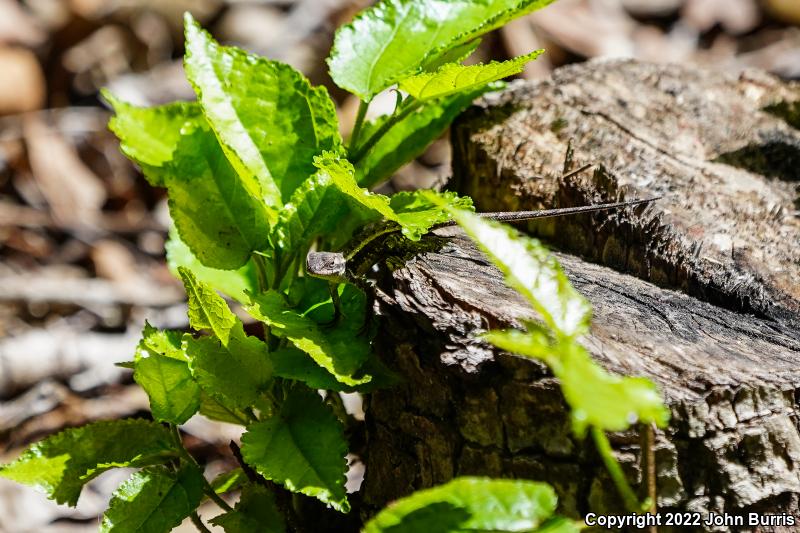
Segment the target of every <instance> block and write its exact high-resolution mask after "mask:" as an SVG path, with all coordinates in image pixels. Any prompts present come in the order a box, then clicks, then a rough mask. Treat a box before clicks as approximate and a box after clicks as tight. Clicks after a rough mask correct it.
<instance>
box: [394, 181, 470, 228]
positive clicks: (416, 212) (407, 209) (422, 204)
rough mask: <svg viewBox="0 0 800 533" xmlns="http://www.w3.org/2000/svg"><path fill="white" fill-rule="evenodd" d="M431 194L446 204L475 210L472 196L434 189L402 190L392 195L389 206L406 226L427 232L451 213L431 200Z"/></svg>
mask: <svg viewBox="0 0 800 533" xmlns="http://www.w3.org/2000/svg"><path fill="white" fill-rule="evenodd" d="M431 195H435V196H437V197H438V199H439V201H440V202H442V203H444V204H445V205H449V206H452V207H455V208H457V209H466V210H470V211H472V210H473V207H472V198H470V197H469V196H458V194H456V193H454V192H450V191H447V192H440V193H437V192H433V191H420V190H417V191H401V192H398V193H395V194H393V195H392V197H391V200H390V201H389V206H390V207H391V208H392V210H393V211H394V212H395V213H396V214H397V220H399V221H400V224H401V225H403V226H404V227H408V228H415V231H417V232H418V233H419V234H420V235H421V234H424V233H426V232H427V231H428V230H429V229H430V228H432V227H433V226H435V225H436V224H440V223H442V222H447V221H448V220H450V213H448V212H447V211H446V210H444V209H443V208H442V205H441V204H440V203H434V202H432V201H431V200H430V198H431Z"/></svg>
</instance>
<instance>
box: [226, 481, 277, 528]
mask: <svg viewBox="0 0 800 533" xmlns="http://www.w3.org/2000/svg"><path fill="white" fill-rule="evenodd" d="M211 523H212V524H214V525H215V526H220V527H221V528H222V529H224V530H225V533H256V532H258V533H283V532H284V531H286V524H285V523H284V518H283V516H282V515H281V514H280V512H279V511H278V507H277V506H276V505H275V498H274V497H273V496H272V493H271V492H269V491H268V490H267V489H266V488H264V487H262V486H261V485H255V484H252V483H249V484H247V485H245V486H244V489H242V497H241V498H240V499H239V502H238V503H237V504H236V507H235V508H234V510H233V511H228V512H227V513H225V514H223V515H220V516H217V517H216V518H213V519H212V520H211Z"/></svg>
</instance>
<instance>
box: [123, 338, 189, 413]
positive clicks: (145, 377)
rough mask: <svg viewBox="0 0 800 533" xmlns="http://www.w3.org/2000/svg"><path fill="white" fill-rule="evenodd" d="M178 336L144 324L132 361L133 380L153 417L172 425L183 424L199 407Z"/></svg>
mask: <svg viewBox="0 0 800 533" xmlns="http://www.w3.org/2000/svg"><path fill="white" fill-rule="evenodd" d="M182 336H183V335H182V333H181V332H179V331H159V330H157V329H156V328H154V327H152V326H151V325H150V324H147V323H145V326H144V331H143V332H142V340H140V341H139V345H138V346H137V349H136V358H135V361H134V372H133V379H134V380H136V383H138V384H139V385H140V386H141V387H142V388H143V389H144V391H145V392H146V393H147V396H148V397H149V398H150V410H151V411H152V412H153V418H155V419H156V420H158V421H161V422H170V423H172V424H183V423H184V422H186V421H187V420H188V419H189V418H191V417H192V415H194V414H195V413H196V412H197V410H198V409H199V408H200V386H199V385H198V384H197V383H196V382H195V381H194V378H193V377H192V373H191V372H190V370H189V364H188V357H187V355H186V352H185V346H184V345H183V340H182Z"/></svg>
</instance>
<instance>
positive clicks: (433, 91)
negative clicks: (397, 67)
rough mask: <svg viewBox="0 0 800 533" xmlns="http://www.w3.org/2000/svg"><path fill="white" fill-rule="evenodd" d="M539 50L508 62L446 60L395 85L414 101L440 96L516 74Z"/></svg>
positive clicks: (535, 56) (539, 52)
mask: <svg viewBox="0 0 800 533" xmlns="http://www.w3.org/2000/svg"><path fill="white" fill-rule="evenodd" d="M542 52H544V50H536V51H535V52H531V53H530V54H528V55H524V56H519V57H515V58H513V59H509V60H508V61H492V62H491V63H486V64H482V65H469V66H467V65H459V64H457V63H448V64H446V65H443V66H442V67H441V68H440V69H438V70H436V71H434V72H422V73H420V74H417V75H415V76H411V77H410V78H406V79H404V80H402V81H401V82H400V84H399V87H400V89H401V90H403V91H405V92H407V93H409V94H410V95H411V96H413V97H414V98H416V99H418V100H422V101H425V100H433V99H435V98H442V97H444V96H450V95H452V94H455V93H458V92H461V91H468V90H472V89H475V88H478V87H483V86H485V85H486V84H488V83H491V82H493V81H498V80H502V79H503V78H507V77H509V76H513V75H515V74H519V73H520V72H522V69H523V68H525V64H526V63H528V62H529V61H533V60H534V59H536V58H537V57H538V56H539V55H540V54H541V53H542Z"/></svg>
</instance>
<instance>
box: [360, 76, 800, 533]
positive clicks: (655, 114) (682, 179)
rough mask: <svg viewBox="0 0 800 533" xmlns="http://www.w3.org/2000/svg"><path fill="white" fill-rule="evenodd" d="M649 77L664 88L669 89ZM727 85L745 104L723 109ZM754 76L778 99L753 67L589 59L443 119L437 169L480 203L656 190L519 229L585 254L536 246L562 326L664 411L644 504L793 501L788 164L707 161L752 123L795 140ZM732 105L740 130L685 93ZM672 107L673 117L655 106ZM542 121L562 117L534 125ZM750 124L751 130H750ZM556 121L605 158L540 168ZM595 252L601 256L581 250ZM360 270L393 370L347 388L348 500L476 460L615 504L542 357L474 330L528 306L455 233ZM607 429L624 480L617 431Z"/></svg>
mask: <svg viewBox="0 0 800 533" xmlns="http://www.w3.org/2000/svg"><path fill="white" fill-rule="evenodd" d="M603 80H605V81H603ZM712 82H713V83H712ZM637 84H638V85H637ZM659 91H661V92H663V93H664V94H667V95H669V94H673V93H674V94H673V97H672V101H671V103H669V104H668V103H667V102H665V99H666V98H667V96H663V95H662V96H663V97H662V98H659V97H658V94H659ZM726 91H727V92H726ZM759 91H760V92H759ZM650 93H654V94H650ZM734 93H735V94H738V95H739V96H738V98H740V99H741V100H743V101H746V102H750V103H749V104H748V105H745V104H743V103H739V104H736V100H735V94H734ZM755 93H758V94H756V95H755V96H754V94H755ZM768 93H769V95H772V96H775V95H779V96H780V97H781V98H784V99H788V98H790V97H791V95H792V91H791V88H790V87H788V86H786V85H782V84H780V83H779V82H777V81H776V80H773V79H771V78H768V79H764V80H762V79H760V78H759V79H756V78H755V77H754V75H750V76H749V77H746V78H741V79H735V78H734V79H727V78H723V77H720V76H717V75H711V74H704V73H697V72H694V71H689V70H684V69H681V68H679V67H654V66H649V65H638V64H634V63H627V62H622V63H619V62H617V63H605V64H603V63H594V64H588V65H585V66H579V67H571V68H568V69H564V70H562V71H559V72H557V73H556V74H555V79H554V81H548V82H544V83H541V84H538V85H518V86H516V87H514V88H513V89H512V90H511V91H509V92H507V93H504V94H503V95H501V96H499V97H495V98H494V99H493V100H492V101H491V102H490V103H485V104H484V107H483V109H481V110H477V111H473V112H472V113H471V116H470V117H469V118H468V119H467V120H466V121H465V122H462V123H461V125H460V126H459V127H458V128H456V130H455V133H454V140H455V144H456V146H455V148H456V150H455V154H456V160H459V158H460V160H461V163H460V164H459V165H457V166H456V172H457V173H458V177H459V180H458V184H459V186H460V187H461V189H462V190H465V191H467V192H469V193H470V194H471V195H472V196H473V197H474V198H475V199H476V201H477V203H478V205H479V206H480V208H481V209H482V210H509V209H521V208H528V207H533V208H535V207H537V206H553V205H565V204H566V205H574V204H580V203H585V202H586V201H587V200H589V201H596V200H599V199H610V198H615V197H617V196H624V197H625V198H632V197H637V196H648V195H652V194H654V193H665V192H668V191H674V193H672V194H670V196H669V197H668V198H666V199H665V200H664V201H661V202H659V203H658V204H657V205H656V206H653V207H648V208H647V209H644V210H642V209H639V210H636V211H633V212H624V213H616V214H605V215H596V216H586V217H580V218H577V217H576V218H575V219H571V220H569V221H567V220H566V219H563V220H558V221H557V224H558V225H555V223H554V222H550V223H547V224H539V225H537V226H534V227H532V229H534V230H536V231H538V232H539V233H540V234H543V235H545V236H547V237H548V238H549V239H550V240H552V241H553V242H555V243H556V244H557V245H558V246H559V247H562V248H564V249H571V250H577V251H579V252H581V253H583V254H585V255H586V256H587V257H588V259H589V260H588V261H587V260H581V259H578V258H576V257H574V256H571V255H566V254H561V253H560V254H558V258H559V261H560V262H561V263H562V265H563V266H564V268H565V270H566V272H567V274H568V276H569V277H570V279H571V280H572V282H573V284H575V286H576V287H577V288H578V290H579V291H580V292H581V293H583V294H584V295H585V296H586V297H587V298H588V299H589V300H590V301H591V303H592V304H593V306H594V309H595V311H594V321H593V325H592V330H591V334H590V335H588V336H587V337H586V338H585V339H584V340H583V342H584V343H585V345H586V347H587V348H588V349H589V350H590V351H591V353H592V354H593V356H594V357H596V358H597V359H598V360H599V361H600V362H601V363H602V364H603V365H604V366H605V367H606V368H608V369H609V370H612V371H615V372H618V373H622V374H626V375H640V376H647V377H649V378H651V379H653V380H654V381H656V382H657V383H658V384H659V385H660V386H661V387H662V390H663V391H664V394H665V396H666V398H667V401H668V403H669V405H670V407H671V410H672V416H673V418H672V422H671V424H670V427H669V428H668V429H667V430H666V431H663V432H662V431H660V432H658V434H657V439H656V442H657V447H656V466H657V471H658V489H659V505H660V507H661V508H662V509H672V510H678V509H681V510H694V511H702V512H709V511H714V512H728V513H743V512H749V511H763V512H770V513H780V512H790V513H794V515H795V516H798V515H799V513H798V508H799V507H800V506H799V505H798V503H799V502H800V433H799V432H798V423H797V420H798V418H799V417H800V407H799V406H798V400H797V398H798V391H799V390H800V330H798V328H797V327H796V325H797V324H800V319H798V317H800V312H798V310H800V306H798V302H800V288H798V286H797V285H798V283H797V280H798V279H800V256H798V250H797V249H796V248H797V246H796V244H797V243H798V240H800V225H799V224H798V221H797V220H796V218H794V214H793V211H794V207H793V206H792V202H793V201H794V199H795V198H796V196H797V191H796V183H795V182H793V181H792V180H796V179H797V176H796V175H795V174H792V173H793V172H797V170H793V168H788V167H787V168H786V172H787V173H786V174H785V175H784V174H780V175H778V176H777V177H766V176H764V175H760V174H757V173H755V172H747V171H744V170H741V169H739V168H735V167H733V166H729V165H723V164H721V163H714V162H710V160H711V159H718V158H719V157H720V156H722V155H723V154H730V153H731V152H735V151H737V150H739V149H740V148H741V147H742V146H745V145H748V144H749V145H752V146H756V147H757V146H761V145H758V144H757V143H756V140H757V139H761V138H762V137H761V136H760V135H761V133H763V132H766V131H769V132H772V133H770V135H772V137H770V138H773V139H774V138H776V136H777V137H778V138H780V139H782V140H781V141H780V142H781V143H783V144H781V146H782V148H781V150H785V151H786V153H789V154H792V153H794V152H793V150H798V153H800V135H798V133H797V132H795V131H794V130H792V128H791V127H790V126H789V125H788V124H786V123H784V122H782V121H780V120H778V119H777V118H775V117H773V116H770V115H768V114H765V113H761V112H759V111H757V109H758V108H760V107H762V106H764V105H766V103H768V102H769V103H774V100H770V99H769V98H767V96H768ZM723 94H725V95H727V99H726V100H723ZM706 99H707V101H706ZM687 102H688V103H687ZM734 104H736V107H735V109H736V113H738V114H739V115H740V118H739V120H738V123H739V124H741V130H739V129H736V128H733V122H730V123H728V125H729V126H730V128H731V129H729V130H727V131H728V134H727V135H726V134H725V133H719V132H718V133H714V132H713V131H705V130H704V129H702V128H701V126H699V125H697V124H696V122H702V121H704V120H712V116H711V115H712V114H713V113H712V112H711V111H707V110H706V108H707V107H709V108H711V110H712V111H715V110H716V112H718V113H722V114H725V115H726V116H727V117H729V118H730V119H731V120H733V119H732V117H730V115H731V113H727V112H725V113H723V111H722V110H721V109H719V110H717V106H722V107H724V106H727V105H734ZM637 109H638V110H637ZM689 109H692V110H694V112H693V113H694V117H693V118H692V119H691V120H689V117H688V115H686V113H687V112H688V111H687V110H689ZM681 113H683V114H684V115H683V116H684V118H685V120H687V122H686V124H685V125H684V124H683V123H682V122H681V121H679V120H678V119H677V118H675V115H677V114H681ZM640 115H641V117H642V118H640V119H639V120H638V121H637V120H635V117H637V116H640ZM754 115H756V118H754V117H753V116H754ZM557 119H563V120H565V121H566V123H563V121H562V122H560V123H559V126H560V129H559V128H554V129H557V130H558V131H553V130H554V129H553V128H550V124H551V123H552V122H554V121H556V120H557ZM646 119H649V120H646ZM756 123H758V124H760V126H758V128H761V129H758V128H755V129H752V128H754V124H756ZM542 124H544V125H546V127H543V128H540V126H541V125H542ZM604 124H605V126H604ZM715 124H716V125H717V126H720V124H722V123H721V122H719V120H718V121H717V122H716V123H715ZM756 125H757V124H756ZM651 126H652V128H651ZM720 127H721V126H720ZM603 128H605V130H604V131H601V130H603ZM649 128H650V129H649ZM711 129H713V128H711ZM659 132H660V133H659ZM753 132H756V133H753ZM758 132H761V133H758ZM679 137H680V138H679ZM734 137H735V138H736V139H738V141H737V142H739V144H737V143H736V142H734V140H736V139H733V138H734ZM569 138H573V139H574V146H575V156H574V157H575V160H576V162H575V165H578V164H581V163H584V162H596V163H602V164H603V165H604V167H605V170H604V171H602V172H598V173H596V174H595V175H594V176H593V177H592V178H589V179H586V178H583V179H580V180H575V181H571V182H569V183H559V182H558V180H556V179H546V178H543V177H541V176H544V175H546V174H548V173H549V174H553V175H555V174H556V173H558V171H560V167H561V165H562V164H563V158H564V153H565V151H566V142H567V140H568V139H569ZM681 139H683V140H681ZM687 139H689V140H692V142H689V140H687ZM754 139H755V140H754ZM694 141H697V142H696V143H695V142H694ZM698 143H699V144H698ZM687 146H688V148H685V149H684V148H681V147H687ZM712 146H716V147H717V148H715V149H714V150H712V149H711V148H710V147H712ZM692 151H693V153H694V158H692V157H690V155H691V154H688V152H692ZM700 155H702V157H700ZM748 160H752V158H750V159H748ZM762 162H763V163H764V164H765V165H766V166H763V167H762V168H763V169H766V168H774V167H773V166H771V165H773V163H772V162H771V160H770V159H768V158H766V159H763V160H762ZM775 164H777V165H778V167H780V165H781V164H782V163H775ZM781 168H782V167H781ZM468 172H469V173H468ZM467 175H469V176H470V179H466V178H465V176H467ZM556 228H557V229H556ZM723 237H728V238H729V241H726V242H728V243H734V244H733V246H734V251H735V253H732V252H731V248H730V244H727V248H726V245H724V243H723V242H722V241H723ZM761 243H766V246H767V247H766V248H764V247H762V244H761ZM793 248H794V249H793ZM698 249H699V250H700V251H699V253H698V252H697V250H698ZM601 260H602V261H603V262H605V263H606V264H607V265H610V266H612V267H616V268H617V269H618V270H614V269H612V268H608V267H606V266H600V265H598V264H596V263H595V262H593V261H596V262H600V261H601ZM619 270H623V271H625V272H620V271H619ZM630 273H633V274H636V275H638V276H640V277H635V276H633V275H630ZM379 278H380V279H379V287H380V289H381V294H382V304H381V308H382V310H383V313H384V314H385V319H384V320H383V326H382V327H383V331H382V333H381V335H379V337H378V338H379V351H380V352H381V353H382V355H383V356H384V357H385V359H386V361H387V362H388V363H390V364H391V365H392V366H393V367H394V368H395V369H397V370H398V372H399V373H400V374H401V375H402V376H403V378H404V382H403V383H402V384H401V385H399V386H398V387H396V388H395V389H392V390H389V391H379V392H376V393H374V394H373V395H371V398H370V399H369V404H368V409H367V424H368V438H369V446H368V448H369V450H370V456H369V458H368V463H367V464H368V467H367V474H366V480H365V493H364V504H365V508H367V509H373V510H374V509H376V508H378V507H380V506H382V505H383V504H385V503H386V502H388V501H390V500H392V499H394V498H397V497H399V496H402V495H405V494H408V493H409V492H411V491H412V490H414V489H418V488H421V487H427V486H431V485H434V484H437V483H441V482H444V481H446V480H448V479H450V478H451V477H453V476H456V475H463V474H485V475H492V476H505V477H508V476H513V477H525V478H531V479H540V480H543V481H548V482H550V483H552V484H553V485H554V486H555V487H556V489H557V491H558V492H559V494H560V496H561V508H562V509H561V510H562V512H565V513H567V514H570V515H572V516H581V515H585V514H586V513H587V512H589V511H595V512H604V511H606V512H608V511H617V512H618V511H621V507H620V505H619V502H618V501H617V498H616V494H615V491H614V489H613V487H612V485H611V484H610V482H609V480H608V478H607V476H606V474H605V471H604V469H603V468H602V466H601V465H600V463H599V461H598V459H597V457H596V455H595V453H594V451H593V449H592V446H591V445H590V443H587V442H579V441H577V440H576V439H575V438H574V437H573V435H572V433H571V428H570V425H569V420H568V418H567V413H566V408H565V405H564V403H563V398H562V397H561V394H560V392H559V389H558V386H557V384H556V383H555V380H554V379H553V378H552V377H551V376H550V375H549V374H548V372H547V371H546V369H545V368H544V367H543V366H542V365H540V364H539V363H537V362H534V361H530V360H526V359H521V358H518V357H515V356H512V355H509V354H504V353H497V352H496V351H495V350H493V349H491V347H489V346H487V345H485V344H483V343H481V342H480V341H477V340H476V339H475V334H476V333H479V332H481V331H485V330H487V329H490V328H496V327H503V326H509V325H516V326H519V325H520V321H521V320H522V319H525V318H530V317H532V312H531V310H530V309H529V308H528V306H527V305H526V304H525V302H524V301H523V300H522V299H521V298H520V297H519V296H518V295H516V294H515V293H514V292H513V291H512V290H510V289H508V288H507V287H506V286H505V285H504V283H503V279H502V275H501V274H500V273H499V272H498V271H497V270H496V269H495V268H494V267H492V266H491V265H490V264H489V263H488V261H487V260H486V259H485V258H484V257H483V256H482V255H481V254H480V253H479V252H478V251H477V250H476V249H475V248H474V246H473V245H472V244H470V243H469V242H468V241H467V240H465V239H464V238H463V237H460V236H458V235H456V236H454V237H451V238H450V240H449V241H448V243H447V244H446V245H444V246H443V247H442V248H441V249H440V250H438V251H428V252H426V253H423V254H420V255H418V256H417V257H416V258H414V259H412V260H411V261H408V262H407V263H405V264H404V265H402V266H400V267H398V266H397V265H394V268H391V269H388V270H387V271H385V272H384V273H383V275H381V276H380V277H379ZM640 278H641V279H640ZM654 282H655V283H654ZM659 285H661V286H659ZM673 289H678V290H673ZM679 290H680V292H679ZM613 442H614V445H615V448H616V449H617V450H618V453H619V457H620V460H621V461H622V462H623V464H624V465H625V467H626V469H627V470H628V472H629V474H630V476H631V477H632V478H633V479H638V476H639V473H638V464H639V458H638V456H639V449H638V442H639V441H638V436H637V435H636V434H635V432H633V431H631V432H628V433H626V434H621V435H616V436H615V438H614V439H613ZM661 530H662V531H668V529H661ZM720 530H725V528H722V529H720ZM755 530H757V531H796V530H797V528H781V527H770V526H765V527H760V528H755Z"/></svg>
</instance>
